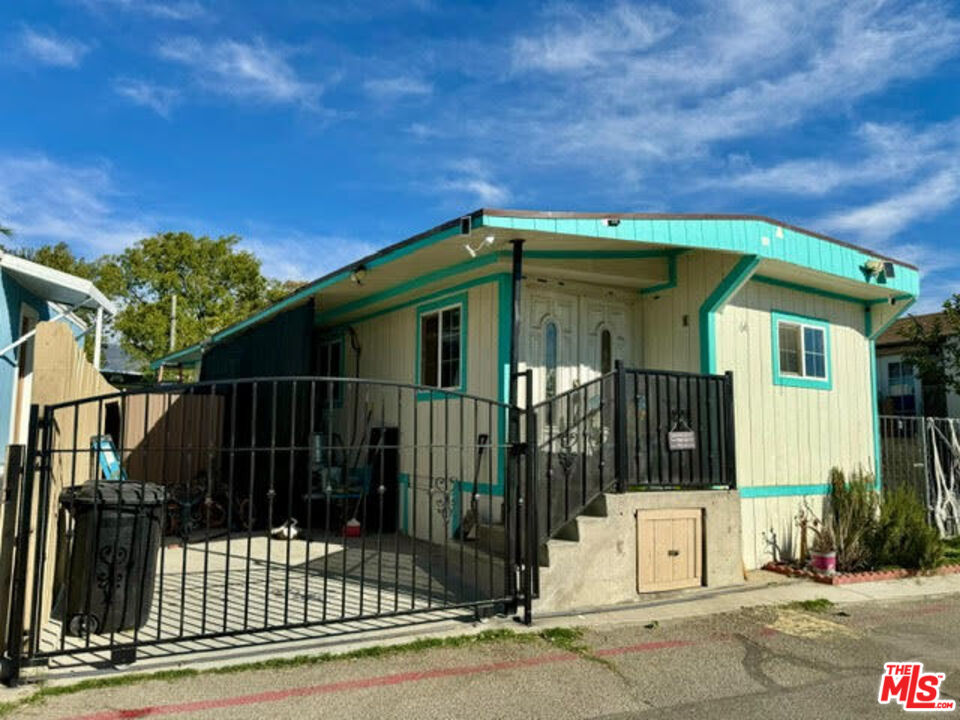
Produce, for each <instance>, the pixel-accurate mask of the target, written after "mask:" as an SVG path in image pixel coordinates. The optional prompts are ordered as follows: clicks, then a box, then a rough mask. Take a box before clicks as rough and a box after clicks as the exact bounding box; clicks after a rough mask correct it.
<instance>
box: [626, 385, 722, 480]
mask: <svg viewBox="0 0 960 720" xmlns="http://www.w3.org/2000/svg"><path fill="white" fill-rule="evenodd" d="M625 372H626V380H625V385H626V387H625V388H624V394H625V397H626V403H625V405H626V409H625V415H626V433H625V434H626V446H627V456H628V472H627V475H626V477H627V479H626V482H627V485H628V486H631V485H635V486H640V487H659V488H710V487H730V488H734V487H736V484H737V483H736V453H735V448H734V429H733V426H734V421H733V416H734V412H733V375H732V374H731V373H727V374H726V375H696V374H693V373H680V372H662V371H650V370H626V371H625Z"/></svg>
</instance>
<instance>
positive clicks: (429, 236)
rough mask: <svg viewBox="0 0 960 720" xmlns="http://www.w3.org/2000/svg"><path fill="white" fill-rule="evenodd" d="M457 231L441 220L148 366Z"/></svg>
mask: <svg viewBox="0 0 960 720" xmlns="http://www.w3.org/2000/svg"><path fill="white" fill-rule="evenodd" d="M478 221H479V218H478ZM479 224H482V223H479ZM479 224H478V223H475V226H479ZM459 233H460V222H459V218H458V219H457V220H456V221H450V222H447V223H444V224H443V225H440V226H438V227H436V228H434V229H433V230H429V231H427V232H425V233H423V234H421V235H418V236H414V238H411V239H410V240H405V241H403V242H401V243H399V244H397V245H395V246H393V247H390V248H386V249H385V250H382V251H380V252H379V253H377V254H376V255H373V256H371V257H368V258H365V259H364V260H361V261H358V262H356V263H353V264H351V265H349V266H347V267H345V268H341V269H340V270H335V271H334V272H332V273H330V274H328V275H324V276H323V277H322V278H319V279H318V280H315V281H314V282H312V283H308V284H307V285H304V286H303V287H302V288H300V289H299V290H297V291H296V292H294V293H293V294H292V295H289V296H288V297H285V298H284V299H283V300H280V301H279V302H277V303H275V304H273V305H271V306H270V307H268V308H264V309H263V310H261V311H260V312H258V313H254V314H253V315H251V316H250V317H248V318H245V319H244V320H241V321H240V322H238V323H234V324H233V325H230V326H229V327H226V328H224V329H223V330H221V331H220V332H218V333H214V334H213V335H211V336H210V337H209V338H208V339H206V340H204V341H202V342H199V343H196V344H194V345H191V346H190V347H186V348H183V349H182V350H178V351H177V352H175V353H171V354H169V355H165V356H164V357H162V358H159V359H157V360H154V361H153V362H152V363H150V367H151V368H153V369H154V370H156V369H157V368H159V367H160V366H161V365H166V364H171V363H173V362H174V361H176V360H177V359H180V358H183V357H187V356H189V355H194V354H197V353H200V354H202V352H203V350H204V349H205V348H206V347H207V346H209V345H212V344H216V343H218V342H221V341H222V340H225V339H226V338H228V337H230V336H231V335H235V334H237V333H238V332H241V331H243V330H245V329H246V328H248V327H250V326H251V325H255V324H256V323H258V322H260V321H261V320H266V319H267V318H269V317H272V316H273V315H276V314H277V313H279V312H282V311H283V310H286V309H287V308H289V307H292V306H294V305H298V304H300V303H301V302H303V301H305V300H308V299H309V298H310V297H311V296H312V295H315V294H317V293H318V292H320V291H321V290H323V289H324V288H327V287H329V286H331V285H333V284H334V283H338V282H340V281H342V280H346V279H348V278H349V277H350V273H351V272H352V271H353V269H354V268H356V267H357V266H359V265H363V266H364V267H366V268H367V269H368V270H369V269H371V268H375V267H379V266H381V265H383V264H385V263H388V262H392V261H394V260H397V259H399V258H401V257H404V256H406V255H409V254H410V253H412V252H415V251H416V250H419V249H421V248H424V247H426V246H428V245H432V244H434V243H437V242H440V241H441V240H444V239H446V238H448V237H451V236H453V235H458V234H459ZM196 360H199V357H197V358H196ZM191 362H193V360H191Z"/></svg>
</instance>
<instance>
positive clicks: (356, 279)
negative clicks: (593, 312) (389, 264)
mask: <svg viewBox="0 0 960 720" xmlns="http://www.w3.org/2000/svg"><path fill="white" fill-rule="evenodd" d="M366 277H367V266H366V265H357V266H356V267H355V268H354V269H353V272H351V273H350V280H351V281H352V282H353V283H354V284H356V285H363V280H364V278H366Z"/></svg>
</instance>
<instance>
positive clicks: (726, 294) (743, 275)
mask: <svg viewBox="0 0 960 720" xmlns="http://www.w3.org/2000/svg"><path fill="white" fill-rule="evenodd" d="M759 264H760V258H759V257H757V256H756V255H745V256H743V257H742V258H740V260H739V261H738V262H737V264H736V265H734V266H733V269H732V270H731V271H730V272H729V273H727V275H726V277H724V278H723V280H721V281H720V284H719V285H717V287H716V289H714V291H713V292H712V293H710V296H709V297H708V298H707V299H706V300H704V302H703V305H701V306H700V368H701V370H700V371H701V372H703V373H707V374H709V375H713V374H715V373H716V372H717V325H716V320H717V319H716V313H717V312H718V311H719V310H721V309H722V308H723V306H724V305H725V304H726V302H727V300H729V299H730V298H731V297H733V296H734V295H735V294H736V293H737V291H739V290H740V288H742V287H743V286H744V285H745V284H746V282H747V281H748V280H749V279H750V276H751V275H753V272H754V271H755V270H756V269H757V265H759Z"/></svg>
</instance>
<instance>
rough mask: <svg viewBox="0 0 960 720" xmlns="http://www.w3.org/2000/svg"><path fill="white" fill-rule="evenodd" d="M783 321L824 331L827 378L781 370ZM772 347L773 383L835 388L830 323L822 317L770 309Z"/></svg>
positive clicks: (801, 354)
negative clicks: (781, 324)
mask: <svg viewBox="0 0 960 720" xmlns="http://www.w3.org/2000/svg"><path fill="white" fill-rule="evenodd" d="M781 322H786V323H792V324H794V325H800V326H801V327H811V328H816V329H819V330H822V331H823V349H824V364H825V368H824V369H825V371H826V373H827V376H826V377H825V378H817V377H804V376H796V375H785V374H783V373H781V372H780V328H779V325H780V323H781ZM770 336H771V337H770V347H771V348H772V354H773V365H772V368H773V384H774V385H782V386H784V387H796V388H809V389H811V390H833V357H832V353H831V346H830V323H829V322H828V321H826V320H823V319H821V318H813V317H808V316H806V315H797V314H795V313H788V312H784V311H782V310H771V311H770ZM803 355H804V353H803V351H802V348H801V352H800V359H799V362H800V367H801V369H802V368H804V367H805V362H806V359H805V358H804V356H803Z"/></svg>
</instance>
